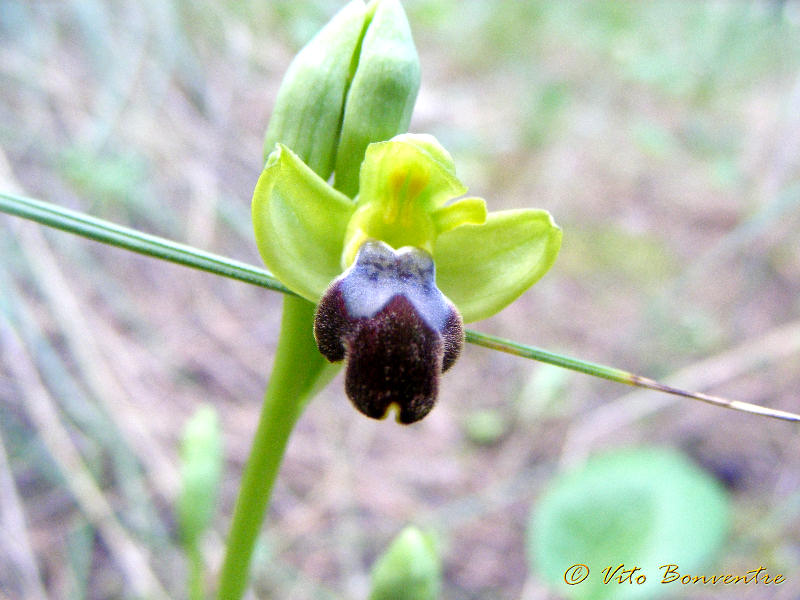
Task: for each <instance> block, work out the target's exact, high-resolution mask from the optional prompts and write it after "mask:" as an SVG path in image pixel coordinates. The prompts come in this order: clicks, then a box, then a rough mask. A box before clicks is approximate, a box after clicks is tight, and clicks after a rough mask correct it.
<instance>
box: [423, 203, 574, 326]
mask: <svg viewBox="0 0 800 600" xmlns="http://www.w3.org/2000/svg"><path fill="white" fill-rule="evenodd" d="M560 247H561V229H559V227H558V226H557V225H556V224H555V223H554V222H553V219H552V217H551V216H550V213H548V212H547V211H544V210H534V209H519V210H509V211H500V212H495V213H491V212H490V213H489V215H488V217H487V219H486V223H485V224H483V225H463V226H461V227H457V228H456V229H452V230H450V231H447V232H445V233H443V234H442V235H440V236H439V237H438V238H437V239H436V245H435V247H434V252H433V258H434V260H435V261H436V282H437V285H438V286H439V289H440V290H442V292H443V293H444V294H445V295H446V296H447V297H448V298H450V300H452V301H453V303H454V304H455V305H456V306H457V307H458V310H459V311H460V312H461V316H462V317H463V318H464V322H465V323H469V322H471V321H477V320H479V319H485V318H487V317H490V316H492V315H493V314H495V313H497V312H499V311H500V310H501V309H503V308H504V307H506V306H507V305H508V304H510V303H511V302H513V301H514V300H515V299H516V298H518V297H519V296H520V295H521V294H522V293H523V292H524V291H525V290H527V289H528V288H529V287H530V286H532V285H533V284H534V283H536V281H538V280H539V278H540V277H542V275H544V274H545V273H546V272H547V270H548V269H549V268H550V267H551V266H552V264H553V261H555V258H556V255H557V254H558V250H559V248H560Z"/></svg>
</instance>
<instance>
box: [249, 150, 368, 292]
mask: <svg viewBox="0 0 800 600" xmlns="http://www.w3.org/2000/svg"><path fill="white" fill-rule="evenodd" d="M353 210H354V205H353V202H352V201H351V200H350V199H349V198H348V197H347V196H345V195H344V194H342V193H340V192H337V191H336V190H334V189H333V188H332V187H331V186H330V185H328V184H327V183H326V182H325V181H324V180H323V179H322V178H321V177H319V175H317V174H316V173H314V171H312V170H311V169H310V168H309V167H308V166H307V165H306V164H304V163H303V161H302V160H300V158H299V157H298V156H297V155H296V154H295V153H294V152H292V151H291V150H289V149H288V148H287V147H286V146H283V145H281V144H278V146H277V148H276V150H275V151H274V152H273V153H272V154H271V155H270V156H269V158H268V160H267V164H266V166H265V167H264V170H263V172H262V173H261V177H259V179H258V183H257V184H256V189H255V192H254V193H253V205H252V211H253V226H254V229H255V234H256V245H257V246H258V251H259V252H260V254H261V258H262V259H263V261H264V264H265V265H267V268H268V269H269V270H270V271H271V272H272V274H273V275H275V277H277V278H278V279H280V280H281V282H282V283H283V284H284V285H286V287H288V288H289V289H291V290H292V291H293V292H296V293H297V294H299V295H301V296H303V297H304V298H306V299H307V300H310V301H311V302H314V303H316V302H318V301H319V298H320V296H321V295H322V293H323V292H324V291H325V289H326V288H327V287H328V284H329V283H330V282H331V281H332V280H333V279H334V278H335V277H336V276H337V275H339V273H341V264H340V259H341V255H342V244H343V241H344V235H343V234H344V231H345V229H346V227H347V222H348V221H349V220H350V217H351V215H352V214H353Z"/></svg>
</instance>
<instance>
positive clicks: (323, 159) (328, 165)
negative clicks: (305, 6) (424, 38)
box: [264, 0, 419, 197]
mask: <svg viewBox="0 0 800 600" xmlns="http://www.w3.org/2000/svg"><path fill="white" fill-rule="evenodd" d="M418 88H419V59H418V57H417V52H416V49H415V47H414V41H413V39H412V37H411V31H410V29H409V26H408V21H407V19H406V17H405V13H404V12H403V8H402V6H401V5H400V3H399V2H398V0H376V1H374V2H372V3H370V4H369V5H368V6H365V5H364V3H363V2H362V1H361V0H353V1H352V2H350V3H349V4H347V5H346V6H345V7H344V8H343V9H342V10H341V11H339V13H338V14H336V15H335V16H334V17H333V19H331V21H330V22H329V23H328V24H327V25H326V26H325V27H323V28H322V30H320V32H319V33H318V34H317V35H316V36H314V38H313V39H312V40H311V41H310V42H308V44H307V45H306V46H304V47H303V49H302V50H301V51H300V52H299V53H298V54H297V56H296V57H295V58H294V60H293V61H292V64H291V65H290V66H289V69H288V71H287V73H286V76H285V77H284V79H283V83H282V84H281V87H280V90H279V91H278V97H277V100H276V103H275V108H274V111H273V115H272V118H271V119H270V124H269V128H268V129H267V133H266V136H265V140H264V158H265V159H266V157H267V155H268V154H269V153H270V152H272V150H273V149H274V147H275V144H276V143H281V144H284V145H285V146H287V147H288V148H291V150H292V151H293V152H294V153H295V154H297V155H298V156H299V157H300V158H301V159H302V160H303V162H305V163H306V164H307V165H308V166H309V167H311V169H312V170H313V171H314V172H315V173H317V174H318V175H319V176H320V177H322V178H323V179H328V177H330V175H331V173H332V172H333V170H334V168H335V169H336V187H337V188H338V189H340V190H342V191H343V192H345V193H346V194H347V195H348V196H350V197H353V196H355V195H356V193H357V192H358V169H359V166H360V165H361V161H362V160H363V158H364V151H365V150H366V147H367V145H368V144H370V143H371V142H376V141H382V140H386V139H389V138H391V137H392V136H394V135H396V134H397V133H401V132H404V131H406V129H407V128H408V123H409V120H410V118H411V110H412V108H413V106H414V101H415V100H416V95H417V90H418Z"/></svg>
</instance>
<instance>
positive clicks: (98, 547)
mask: <svg viewBox="0 0 800 600" xmlns="http://www.w3.org/2000/svg"><path fill="white" fill-rule="evenodd" d="M343 4H344V2H343V1H338V0H326V1H323V0H314V1H312V0H293V1H290V0H279V1H272V2H264V1H262V2H246V3H239V2H211V1H208V0H199V1H196V2H188V1H184V0H171V1H168V2H163V1H155V0H145V1H139V2H126V1H122V0H119V1H114V2H102V1H101V0H72V1H58V2H57V1H44V0H41V1H39V0H37V1H34V2H27V1H24V0H2V2H0V189H2V190H3V191H11V192H17V193H21V194H24V195H28V196H32V197H35V198H40V199H43V200H47V201H51V202H54V203H57V204H59V205H62V206H66V207H70V208H73V209H77V210H81V211H85V212H88V213H90V214H92V215H95V216H97V217H101V218H104V219H108V220H111V221H114V222H116V223H120V224H124V225H127V226H130V227H134V228H137V229H141V230H143V231H146V232H149V233H153V234H157V235H161V236H165V237H168V238H171V239H174V240H178V241H181V242H184V243H188V244H191V245H194V246H197V247H200V248H203V249H206V250H209V251H212V252H216V253H220V254H224V255H226V256H229V257H232V258H235V259H238V260H242V261H246V262H249V263H252V264H260V260H259V258H258V254H257V251H256V247H255V243H254V240H253V235H252V231H251V224H250V217H249V202H250V197H251V194H252V190H253V187H254V184H255V182H256V179H257V177H258V175H259V172H260V166H261V156H262V154H261V152H262V150H261V141H262V135H263V131H264V128H265V126H266V124H267V121H268V119H269V115H270V112H271V107H272V102H273V100H274V98H275V93H276V90H277V88H278V85H279V83H280V80H281V77H282V75H283V72H284V71H285V69H286V67H287V65H288V64H289V61H290V60H291V58H292V56H293V55H294V54H295V53H296V51H297V50H298V49H299V48H300V47H301V46H302V44H303V43H305V42H306V41H307V40H308V39H309V38H310V37H311V36H312V35H313V33H314V32H315V31H317V30H318V29H319V28H320V27H321V26H322V25H323V24H324V23H325V22H326V21H327V20H328V18H329V17H330V16H331V15H332V14H334V13H335V12H336V10H338V9H339V8H340V7H341V6H342V5H343ZM404 6H405V8H406V10H407V13H408V16H409V21H410V23H411V27H412V31H413V33H414V36H415V40H416V42H417V45H418V50H419V53H420V59H421V65H422V87H421V91H420V95H419V99H418V102H417V107H416V110H415V112H414V118H413V120H412V126H411V130H412V131H416V132H426V133H432V134H434V135H435V136H437V137H438V139H439V140H440V141H441V142H442V143H443V145H444V146H445V147H446V148H447V149H448V150H449V151H450V152H451V153H452V154H453V156H454V158H455V162H456V165H457V167H458V170H459V176H460V178H461V179H462V180H463V181H464V182H465V183H466V184H467V185H469V187H470V194H473V195H478V196H482V197H485V198H486V199H487V202H488V204H489V207H490V209H503V208H512V207H522V206H530V207H541V208H545V209H548V210H549V211H551V212H552V214H553V215H554V217H555V219H556V221H557V222H558V223H559V224H560V225H561V227H562V228H563V230H564V242H563V248H562V251H561V254H560V256H559V258H558V260H557V261H556V264H555V266H554V267H553V269H552V271H551V272H550V273H549V274H548V275H546V276H545V278H544V279H543V280H542V281H541V282H539V283H538V284H537V285H536V286H535V287H534V288H532V290H530V291H529V292H527V293H526V294H525V295H524V296H523V297H522V299H521V300H520V301H518V302H516V303H515V304H513V305H512V306H511V307H509V308H508V309H506V310H505V311H503V312H502V313H500V314H499V315H497V316H495V317H493V318H491V319H489V320H487V321H485V322H481V323H478V324H475V325H474V328H475V329H478V330H480V331H483V332H487V333H492V334H496V335H501V336H504V337H509V338H512V339H514V340H516V341H519V342H524V343H528V344H534V345H537V346H541V347H544V348H547V349H550V350H554V351H559V352H563V353H565V354H569V355H572V356H576V357H580V358H583V359H586V360H590V361H594V362H600V363H603V364H609V365H613V366H616V367H619V368H623V369H627V370H631V371H634V372H637V373H640V374H642V375H646V376H651V377H657V378H663V379H664V380H666V381H670V382H673V383H676V384H680V385H684V386H686V387H688V388H691V389H696V390H703V391H707V392H709V393H714V394H718V395H722V396H726V397H731V398H736V399H739V400H744V401H749V402H754V403H758V404H764V405H767V406H770V407H774V408H781V409H784V410H789V411H795V412H797V411H800V242H799V241H798V235H797V231H798V228H799V227H800V3H798V2H793V1H788V2H767V1H763V2H743V1H737V2H734V1H731V2H683V3H676V2H667V1H654V2H644V3H616V2H615V3H610V2H609V3H606V2H596V3H588V2H586V3H584V2H546V1H529V2H517V1H512V0H507V1H497V2H480V1H477V0H466V1H462V2H455V1H453V0H406V1H405V2H404ZM0 257H2V259H0V435H1V436H2V448H0V521H2V522H1V523H0V531H2V535H0V597H3V598H13V599H16V598H43V597H48V598H98V599H99V598H129V597H136V596H137V595H138V594H141V593H143V591H142V590H147V589H157V588H158V587H160V588H162V589H164V590H166V592H167V593H168V594H169V595H170V597H173V598H181V597H185V583H184V582H185V572H186V564H185V560H184V558H183V555H182V553H181V551H180V548H179V547H178V544H177V542H176V534H175V521H174V512H173V504H174V500H175V496H176V494H177V491H178V483H179V478H178V464H179V461H178V448H179V440H180V436H181V432H182V429H183V426H184V425H185V423H186V421H187V420H188V419H189V417H190V416H191V415H192V414H193V412H194V411H195V410H196V408H197V407H198V406H199V405H200V404H201V403H209V404H211V405H213V406H214V407H215V408H216V409H217V411H218V413H219V415H220V419H221V424H222V430H223V440H224V448H225V471H224V481H223V486H222V490H221V496H220V507H219V514H218V518H217V519H216V521H215V524H216V526H215V531H214V532H212V534H211V535H209V536H208V539H207V540H206V545H205V547H204V551H205V553H206V556H207V558H208V560H209V561H210V563H211V565H212V567H213V568H216V567H217V566H218V565H219V561H220V559H221V553H222V549H223V546H222V543H223V539H224V536H225V533H226V530H227V524H228V519H229V517H230V515H231V512H232V507H233V502H234V499H235V495H236V490H237V487H238V480H239V476H240V473H241V469H242V466H243V463H244V461H245V460H246V456H247V453H248V450H249V443H250V440H251V436H252V434H253V431H254V429H255V424H256V420H257V417H258V412H259V406H260V401H261V395H262V393H263V389H264V386H265V382H266V380H267V378H268V375H269V369H270V364H271V359H272V354H273V350H274V347H275V343H276V337H277V330H278V319H279V315H280V307H281V296H280V294H278V293H274V292H270V291H267V290H263V289H260V288H256V287H252V286H248V285H246V284H243V283H238V282H234V281H229V280H225V279H223V278H220V277H215V276H212V275H208V274H204V273H198V272H193V271H191V270H188V269H186V268H183V267H179V266H175V265H171V264H166V263H163V262H160V261H156V260H153V259H149V258H145V257H142V256H137V255H134V254H131V253H128V252H125V251H122V250H117V249H114V248H109V247H104V246H102V245H100V244H97V243H94V242H89V241H86V240H83V239H79V238H76V237H73V236H70V235H68V234H65V233H61V232H55V231H49V230H46V229H45V228H43V227H41V226H39V225H36V224H33V223H28V222H23V221H21V220H19V219H14V218H11V217H7V216H3V215H0ZM797 434H798V430H797V427H794V426H791V425H789V424H787V423H783V422H778V421H774V420H770V419H765V418H760V417H756V416H750V415H745V414H740V413H736V412H733V411H728V410H724V409H720V408H715V407H711V406H707V405H703V404H700V403H697V402H694V401H690V400H683V399H677V398H672V397H667V396H663V395H659V394H655V393H631V392H630V390H629V389H628V388H625V387H623V386H620V385H618V384H613V383H609V382H605V381H601V380H596V379H593V378H590V377H588V376H585V375H579V374H572V373H569V372H566V371H562V370H559V369H556V368H551V367H547V366H544V365H540V364H537V363H534V362H531V361H527V360H524V359H521V358H517V357H513V356H508V355H504V354H501V353H498V352H492V351H489V350H487V349H484V348H480V347H476V346H467V348H466V349H465V351H464V353H463V356H462V358H461V359H460V360H459V362H458V363H457V364H456V366H455V367H454V368H453V369H452V370H451V371H449V372H448V373H447V374H446V375H445V377H444V380H443V385H442V391H441V394H440V399H439V404H438V406H437V408H436V409H435V410H434V411H433V412H432V413H431V414H430V416H428V417H427V418H426V419H425V420H423V421H422V422H420V423H419V424H417V425H414V426H411V427H401V426H399V425H397V424H395V423H394V422H393V421H390V420H387V421H383V422H377V421H371V420H368V419H365V418H363V417H361V416H360V415H359V414H358V413H357V412H356V411H355V410H354V409H352V408H351V406H350V404H349V402H348V400H347V398H346V397H345V395H344V392H343V386H342V380H341V376H339V377H338V378H337V379H336V380H334V382H333V383H332V384H331V385H329V386H328V388H326V390H325V391H324V392H323V393H321V394H320V395H319V396H318V397H317V398H316V399H315V400H314V401H313V403H312V404H311V405H310V407H309V408H308V410H307V411H306V413H305V414H304V416H303V418H302V420H301V421H300V424H299V426H298V428H297V430H296V431H295V433H294V435H293V438H292V440H291V443H290V446H289V449H288V452H287V455H286V457H285V461H284V464H283V469H282V472H281V475H280V477H279V480H278V483H277V486H276V489H275V493H274V500H273V505H272V508H271V512H270V515H269V517H268V524H267V527H266V528H265V530H264V533H263V535H262V537H261V539H260V542H259V548H258V552H257V556H256V562H255V566H254V594H255V596H256V597H259V598H278V599H283V598H287V599H288V598H291V599H301V600H302V599H306V598H308V599H317V598H319V599H334V598H335V599H358V598H363V597H364V596H365V594H366V592H367V589H368V585H369V569H370V566H371V565H372V563H373V561H374V560H375V557H376V556H377V555H378V554H379V553H380V552H381V551H382V550H383V549H384V548H385V547H386V545H387V544H388V543H389V541H390V540H391V539H392V538H393V537H394V536H395V535H396V534H397V532H398V531H399V530H400V529H401V528H402V527H403V526H404V525H406V524H408V523H414V524H417V525H419V526H420V527H423V528H426V529H428V530H433V531H434V532H435V533H436V535H437V537H438V539H439V540H440V551H441V554H442V560H443V576H444V583H443V590H442V598H445V599H495V598H496V599H507V598H526V599H533V598H555V597H557V596H554V595H552V594H551V592H548V591H547V588H546V586H545V583H544V581H543V580H542V579H541V578H540V577H539V576H538V575H537V574H536V573H535V572H532V571H531V569H529V567H528V560H527V558H526V552H525V529H526V526H527V522H528V518H529V513H530V511H531V508H532V507H535V505H536V501H537V498H538V497H539V496H540V494H541V493H542V490H543V489H544V488H545V486H546V485H547V484H548V482H549V481H550V480H551V478H552V477H553V476H554V475H555V474H556V473H559V472H561V471H562V470H563V469H564V468H566V467H569V466H573V465H579V464H581V463H582V462H583V461H584V460H585V459H586V458H587V457H589V456H592V455H594V454H596V453H598V452H601V451H604V450H607V449H610V448H617V447H625V446H633V445H637V444H645V445H652V446H666V447H672V448H677V449H680V450H682V451H684V452H686V453H687V454H688V455H689V456H691V457H692V459H693V460H694V461H695V462H696V463H697V464H699V465H701V466H702V467H704V468H705V469H707V470H708V472H709V473H711V474H713V475H714V476H715V477H717V478H718V479H719V481H720V482H721V483H722V484H724V485H725V486H726V487H727V488H728V490H729V491H730V493H731V497H732V501H733V513H732V518H733V521H732V529H731V532H730V535H729V543H728V544H727V545H726V547H725V552H724V554H723V555H722V556H720V558H719V560H718V561H717V563H716V569H715V571H724V572H743V571H746V570H748V569H751V568H756V567H758V566H759V565H765V566H767V567H768V568H769V570H770V572H772V573H784V574H785V575H786V576H787V577H789V581H788V583H787V584H786V585H784V586H780V587H778V588H774V589H765V588H763V587H760V588H759V587H758V586H747V587H745V588H741V589H737V590H736V591H735V596H736V597H738V598H752V599H755V598H778V599H787V600H796V598H797V597H798V596H797V594H798V590H799V589H800V579H798V577H800V438H799V437H798V435H797ZM665 560H666V561H669V560H670V559H669V557H665ZM132 571H133V572H138V573H140V575H141V578H140V580H139V581H138V582H132V581H131V580H130V578H128V577H126V573H130V572H132ZM792 575H793V577H792ZM148 582H149V583H148ZM150 584H153V585H154V586H155V587H154V588H148V585H150ZM678 593H679V594H680V595H679V597H691V598H730V597H732V596H731V594H732V593H734V592H732V591H731V590H730V589H727V590H725V589H716V590H715V589H713V588H703V589H692V590H683V589H681V590H678Z"/></svg>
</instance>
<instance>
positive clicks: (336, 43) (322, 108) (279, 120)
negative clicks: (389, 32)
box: [264, 0, 367, 179]
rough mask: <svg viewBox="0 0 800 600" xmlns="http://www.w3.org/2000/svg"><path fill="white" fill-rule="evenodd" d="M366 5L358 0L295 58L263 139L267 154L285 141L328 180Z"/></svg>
mask: <svg viewBox="0 0 800 600" xmlns="http://www.w3.org/2000/svg"><path fill="white" fill-rule="evenodd" d="M366 15H367V8H366V6H364V3H363V2H362V1H361V0H353V1H352V2H350V3H349V4H347V5H346V6H345V7H344V8H343V9H342V10H340V11H339V12H338V13H337V14H336V15H335V16H334V17H333V18H332V19H331V20H330V21H329V22H328V24H327V25H325V27H323V28H322V29H321V30H320V31H319V33H317V35H315V36H314V37H313V38H312V39H311V41H310V42H308V44H306V45H305V46H304V47H303V49H302V50H300V52H299V53H298V54H297V56H295V57H294V60H293V61H292V64H291V65H289V69H288V70H287V71H286V75H285V76H284V78H283V82H282V83H281V87H280V89H279V90H278V97H277V99H276V100H275V108H274V109H273V112H272V118H271V119H270V121H269V127H268V129H267V133H266V136H265V139H264V158H265V159H266V157H267V155H269V153H270V152H272V150H273V149H274V148H275V144H276V143H278V142H280V143H282V144H285V145H286V146H288V147H289V148H291V149H292V151H293V152H294V153H295V154H297V155H298V156H300V157H301V158H302V159H303V162H305V163H306V164H307V165H308V166H309V167H311V169H312V170H313V171H314V172H315V173H317V174H318V175H319V176H320V177H322V178H323V179H327V178H328V177H330V174H331V173H332V172H333V167H334V164H335V163H336V147H337V144H338V142H339V133H340V131H341V121H342V115H343V114H344V101H345V97H346V95H347V87H348V84H349V82H350V76H351V71H350V70H351V67H352V65H353V56H354V54H355V52H356V51H357V49H358V47H359V45H360V43H361V36H362V33H363V31H364V22H365V19H366Z"/></svg>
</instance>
